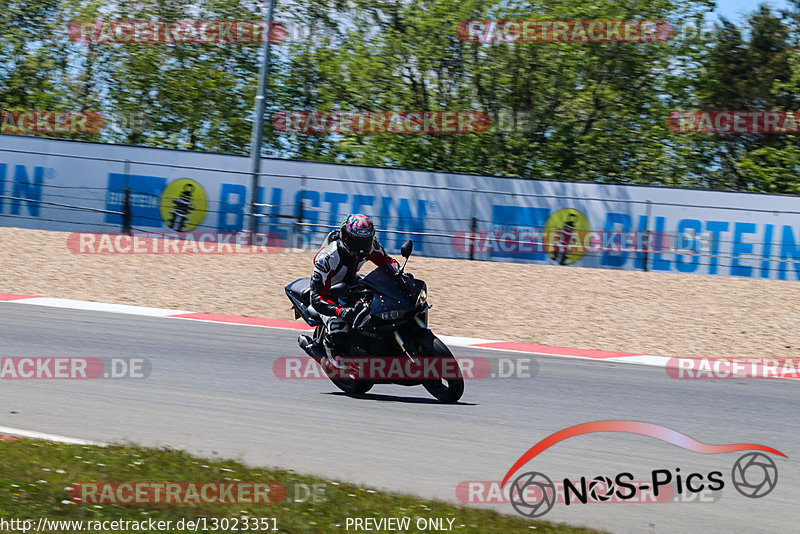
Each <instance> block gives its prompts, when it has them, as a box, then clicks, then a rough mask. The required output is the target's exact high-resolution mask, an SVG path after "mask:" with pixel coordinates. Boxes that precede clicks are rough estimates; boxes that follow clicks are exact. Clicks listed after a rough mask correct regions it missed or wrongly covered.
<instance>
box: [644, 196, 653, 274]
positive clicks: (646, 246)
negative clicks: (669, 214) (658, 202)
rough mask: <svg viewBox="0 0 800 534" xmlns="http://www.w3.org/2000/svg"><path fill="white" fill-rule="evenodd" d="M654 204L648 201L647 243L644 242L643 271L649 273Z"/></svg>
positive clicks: (646, 217) (646, 214)
mask: <svg viewBox="0 0 800 534" xmlns="http://www.w3.org/2000/svg"><path fill="white" fill-rule="evenodd" d="M652 210H653V204H652V203H651V202H650V201H649V200H648V201H647V211H646V212H645V221H646V222H647V225H646V230H645V238H646V239H645V242H644V264H643V266H642V267H643V269H644V272H647V270H648V267H647V264H648V263H649V261H650V237H651V233H650V215H651V214H652Z"/></svg>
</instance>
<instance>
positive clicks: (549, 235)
mask: <svg viewBox="0 0 800 534" xmlns="http://www.w3.org/2000/svg"><path fill="white" fill-rule="evenodd" d="M590 231H591V228H589V219H587V218H586V215H584V214H583V213H582V212H580V211H578V210H576V209H572V208H566V209H563V210H558V211H557V212H555V213H553V214H552V215H550V217H548V219H547V222H545V224H544V232H542V237H543V238H544V242H545V243H546V245H545V246H546V250H547V255H548V256H549V257H550V259H551V260H553V261H555V262H557V263H558V264H559V265H571V264H573V263H575V262H576V261H578V260H579V259H581V258H582V257H583V255H584V254H585V253H586V248H585V247H584V246H583V243H584V238H585V237H586V236H587V235H588V234H589V232H590Z"/></svg>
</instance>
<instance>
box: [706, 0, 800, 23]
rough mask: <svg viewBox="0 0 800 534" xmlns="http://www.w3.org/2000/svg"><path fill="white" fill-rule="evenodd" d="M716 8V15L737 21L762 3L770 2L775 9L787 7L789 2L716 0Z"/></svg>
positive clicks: (782, 0) (776, 0)
mask: <svg viewBox="0 0 800 534" xmlns="http://www.w3.org/2000/svg"><path fill="white" fill-rule="evenodd" d="M716 1H717V9H716V10H715V11H714V13H716V14H717V15H721V16H723V17H725V18H726V19H728V20H730V21H732V22H737V21H739V20H741V18H742V15H743V14H745V13H749V12H752V11H755V9H756V8H757V7H758V6H759V5H760V4H763V3H767V4H770V5H771V6H772V7H773V8H774V9H775V10H779V9H786V8H788V7H789V2H787V1H786V0H716Z"/></svg>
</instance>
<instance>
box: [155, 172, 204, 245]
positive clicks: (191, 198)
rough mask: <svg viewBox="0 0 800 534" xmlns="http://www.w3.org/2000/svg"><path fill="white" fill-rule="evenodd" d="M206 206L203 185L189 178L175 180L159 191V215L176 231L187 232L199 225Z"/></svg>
mask: <svg viewBox="0 0 800 534" xmlns="http://www.w3.org/2000/svg"><path fill="white" fill-rule="evenodd" d="M207 206H208V197H207V196H206V192H205V190H204V189H203V186H201V185H200V184H199V183H197V182H195V181H194V180H190V179H189V178H181V179H180V180H175V181H174V182H172V183H171V184H169V185H168V186H167V187H165V188H164V191H163V192H162V193H161V217H162V218H163V219H164V222H165V223H166V225H167V226H169V227H170V228H172V229H173V230H175V231H176V232H189V231H191V230H194V229H195V228H197V227H198V226H200V224H201V223H202V222H203V219H205V217H206V208H207Z"/></svg>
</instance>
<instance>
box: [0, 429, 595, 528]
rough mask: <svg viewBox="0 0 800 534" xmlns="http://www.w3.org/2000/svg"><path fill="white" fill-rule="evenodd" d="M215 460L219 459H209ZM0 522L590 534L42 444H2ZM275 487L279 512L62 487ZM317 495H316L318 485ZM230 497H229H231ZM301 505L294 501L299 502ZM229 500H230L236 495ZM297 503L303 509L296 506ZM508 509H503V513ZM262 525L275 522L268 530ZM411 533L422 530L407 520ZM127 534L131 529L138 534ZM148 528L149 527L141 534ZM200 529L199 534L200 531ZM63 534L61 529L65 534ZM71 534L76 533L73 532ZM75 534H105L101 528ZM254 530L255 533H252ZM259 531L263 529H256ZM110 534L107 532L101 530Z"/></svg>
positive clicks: (167, 460) (270, 475) (177, 461)
mask: <svg viewBox="0 0 800 534" xmlns="http://www.w3.org/2000/svg"><path fill="white" fill-rule="evenodd" d="M215 454H216V453H215ZM0 458H2V461H1V462H2V463H0V502H2V503H3V506H2V509H0V518H2V519H4V520H6V521H10V520H12V519H16V520H32V521H33V522H34V527H35V524H36V522H37V521H38V519H39V518H47V519H49V520H50V521H58V520H63V521H68V520H82V521H84V524H83V526H84V527H86V526H88V525H89V523H87V522H88V521H92V522H93V523H91V524H92V525H94V524H95V523H94V522H95V521H100V522H103V521H118V520H125V521H147V520H149V519H152V520H153V521H154V522H158V521H172V524H171V528H169V529H166V530H162V531H163V532H168V533H176V534H177V533H183V532H186V531H187V529H186V528H183V529H178V528H176V526H177V522H178V521H180V520H181V519H184V520H187V519H188V520H195V519H196V518H206V525H208V526H209V530H208V531H210V532H235V531H236V530H238V531H243V530H245V529H244V527H243V524H242V523H241V519H242V518H250V519H251V520H252V518H262V517H263V518H275V524H276V525H277V530H278V531H279V532H286V533H304V534H305V533H328V532H335V531H337V530H344V525H345V519H346V518H348V517H351V518H355V517H409V518H414V519H415V518H418V517H420V518H429V517H430V518H435V517H440V518H451V519H453V520H454V523H453V530H454V531H456V532H461V533H472V532H475V533H482V534H483V533H487V534H491V533H498V534H499V533H503V534H505V533H508V532H528V531H530V530H532V529H536V532H543V533H546V534H572V533H585V534H591V533H592V532H596V531H593V530H589V529H585V528H576V527H569V526H565V525H555V524H552V523H546V522H543V521H538V520H537V521H534V520H526V519H524V518H522V517H519V516H517V515H511V514H500V513H498V512H495V511H492V510H487V509H485V508H481V507H478V506H456V505H453V504H448V503H444V502H440V501H430V500H424V499H420V498H418V497H413V496H409V495H397V494H392V493H386V492H379V491H375V490H372V489H369V488H365V487H361V486H356V485H353V484H346V483H339V482H335V481H331V480H324V479H320V478H314V477H310V476H304V475H299V474H297V473H294V472H291V471H282V470H274V469H260V468H253V467H248V466H245V465H243V464H242V463H240V462H237V461H233V460H226V459H222V458H199V457H196V456H192V455H190V454H187V453H185V452H182V451H175V450H170V449H146V448H141V447H133V446H110V447H97V446H84V445H65V444H61V443H48V442H43V441H31V440H24V441H6V440H0ZM234 481H240V482H258V483H271V482H278V483H280V484H282V485H283V486H284V487H285V488H286V489H287V499H286V500H285V501H284V502H282V503H280V504H269V505H265V504H262V503H254V504H243V503H240V504H227V503H226V504H210V503H198V504H194V503H191V504H173V503H170V504H144V505H143V504H96V505H90V504H78V503H76V502H74V501H73V500H72V499H71V494H70V493H68V492H67V488H70V487H72V485H73V484H75V483H76V482H81V483H102V482H146V483H147V482H153V483H158V482H195V483H204V482H220V483H230V482H234ZM314 484H316V485H317V486H316V488H318V491H316V492H314V493H313V499H312V498H311V495H310V494H311V489H310V488H313V487H315V486H314ZM235 495H236V492H235V491H234V492H233V493H232V496H235ZM298 497H299V499H298ZM234 498H235V497H234ZM297 501H303V502H297ZM509 508H510V507H509ZM212 518H220V519H222V518H228V520H229V524H230V525H233V520H234V519H238V520H239V521H240V522H239V523H238V529H236V528H233V527H231V528H226V529H222V528H220V529H219V530H213V529H212V528H211V527H212V525H213V523H212V522H211V521H212ZM268 525H269V526H271V525H272V523H271V522H270V523H268ZM410 525H411V528H410V530H408V532H422V531H420V530H417V529H416V528H415V522H414V520H413V519H412V521H411V523H410ZM135 530H136V529H132V530H129V531H135ZM145 530H146V529H145ZM201 530H202V529H201ZM63 531H64V530H59V532H63ZM74 531H77V530H73V532H74ZM81 531H82V532H91V533H94V532H97V533H98V534H99V533H102V532H104V531H103V530H100V529H98V530H94V529H89V530H87V529H86V528H84V529H83V530H81ZM250 531H258V529H252V528H251V529H250ZM260 531H261V532H268V530H266V529H264V528H263V527H261V529H260ZM105 532H108V528H106V529H105Z"/></svg>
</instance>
